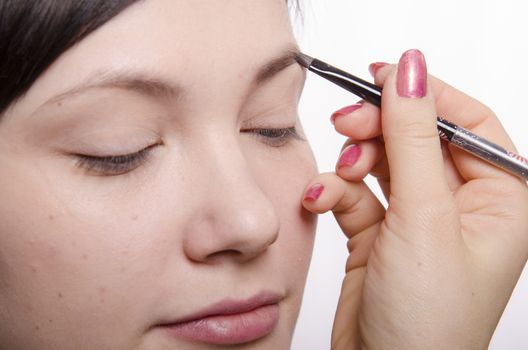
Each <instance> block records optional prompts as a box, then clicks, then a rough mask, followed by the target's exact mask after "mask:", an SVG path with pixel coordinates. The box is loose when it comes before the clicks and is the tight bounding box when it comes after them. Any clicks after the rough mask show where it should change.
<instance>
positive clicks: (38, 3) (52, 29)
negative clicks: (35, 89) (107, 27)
mask: <svg viewBox="0 0 528 350" xmlns="http://www.w3.org/2000/svg"><path fill="white" fill-rule="evenodd" d="M137 1H138V0H0V116H1V114H2V113H3V112H4V111H5V109H6V108H7V107H8V106H9V105H10V104H11V103H13V102H15V101H16V100H17V99H18V98H20V97H21V96H22V95H23V94H24V93H25V92H26V91H27V90H28V89H29V88H30V87H31V85H32V84H33V83H34V82H35V80H36V79H37V78H38V77H39V76H40V75H41V74H42V73H43V72H44V71H45V70H46V69H47V68H48V67H49V66H50V65H51V64H52V63H53V62H54V61H55V60H56V59H57V58H58V57H59V56H60V55H61V54H62V53H63V52H64V51H66V50H67V49H68V48H70V47H71V46H73V45H74V44H75V43H77V42H79V41H80V40H81V39H83V38H84V37H85V36H86V35H88V34H90V33H91V32H92V31H94V30H95V29H97V28H98V27H100V26H101V25H103V24H104V23H106V22H107V21H109V20H110V19H111V18H113V17H114V16H116V15H117V14H118V13H120V12H121V11H123V10H124V9H125V8H127V7H128V6H130V5H131V4H133V3H135V2H137Z"/></svg>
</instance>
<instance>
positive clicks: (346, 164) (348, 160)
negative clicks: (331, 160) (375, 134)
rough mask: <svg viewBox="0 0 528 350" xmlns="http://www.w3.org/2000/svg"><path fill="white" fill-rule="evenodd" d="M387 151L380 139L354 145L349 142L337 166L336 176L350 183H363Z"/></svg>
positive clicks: (342, 151) (344, 147)
mask: <svg viewBox="0 0 528 350" xmlns="http://www.w3.org/2000/svg"><path fill="white" fill-rule="evenodd" d="M384 154H385V150H384V148H383V144H382V142H381V141H380V140H379V139H372V140H367V141H362V142H359V143H352V140H348V141H347V142H346V143H345V145H344V146H343V149H342V150H341V154H340V155H339V159H338V161H337V164H336V174H337V175H338V176H339V177H341V178H342V179H345V180H348V181H361V180H363V179H364V178H365V176H367V175H368V174H369V173H370V172H371V171H372V169H373V168H374V166H375V165H376V164H377V163H378V162H379V161H380V159H381V158H383V157H384Z"/></svg>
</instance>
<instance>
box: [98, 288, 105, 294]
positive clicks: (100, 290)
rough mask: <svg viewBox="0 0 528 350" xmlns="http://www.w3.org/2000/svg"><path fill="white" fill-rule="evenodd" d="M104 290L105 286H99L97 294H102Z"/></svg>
mask: <svg viewBox="0 0 528 350" xmlns="http://www.w3.org/2000/svg"><path fill="white" fill-rule="evenodd" d="M105 292H106V288H105V287H100V288H99V294H101V295H103V294H104V293H105Z"/></svg>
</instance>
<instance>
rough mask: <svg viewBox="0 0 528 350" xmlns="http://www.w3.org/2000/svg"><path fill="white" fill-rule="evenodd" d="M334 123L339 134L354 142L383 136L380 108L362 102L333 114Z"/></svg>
mask: <svg viewBox="0 0 528 350" xmlns="http://www.w3.org/2000/svg"><path fill="white" fill-rule="evenodd" d="M331 120H332V122H333V123H334V126H335V129H336V131H337V132H338V133H340V134H342V135H345V136H347V137H349V138H351V139H352V140H354V141H361V140H367V139H371V138H375V137H378V136H380V135H381V115H380V109H379V107H377V106H375V105H373V104H370V103H367V102H364V101H361V102H359V103H356V104H355V105H352V106H349V107H345V108H342V109H340V110H339V111H337V112H335V113H334V114H332V117H331Z"/></svg>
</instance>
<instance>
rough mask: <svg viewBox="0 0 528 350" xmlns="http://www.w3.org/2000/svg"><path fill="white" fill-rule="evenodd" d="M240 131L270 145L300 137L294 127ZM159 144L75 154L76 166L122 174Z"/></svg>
mask: <svg viewBox="0 0 528 350" xmlns="http://www.w3.org/2000/svg"><path fill="white" fill-rule="evenodd" d="M242 132H244V133H253V134H255V136H257V137H262V138H263V142H264V143H265V144H266V145H268V146H270V147H282V146H284V145H286V144H287V143H288V142H289V141H290V140H292V139H298V140H300V139H302V138H301V137H300V136H299V134H298V133H297V130H296V128H295V127H290V128H276V129H271V128H269V129H261V128H255V129H246V130H242ZM159 145H160V143H156V144H152V145H150V146H148V147H145V148H143V149H142V150H140V151H138V152H135V153H129V154H123V155H110V156H104V157H98V156H90V155H84V154H76V157H77V158H78V160H77V163H76V166H77V167H78V168H81V169H84V170H85V171H86V172H88V173H91V174H97V175H101V176H116V175H122V174H125V173H129V172H131V171H133V170H135V169H136V168H138V167H140V166H141V165H142V164H143V163H145V161H146V160H147V158H148V157H149V153H150V151H151V150H152V149H153V148H154V147H156V146H159Z"/></svg>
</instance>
